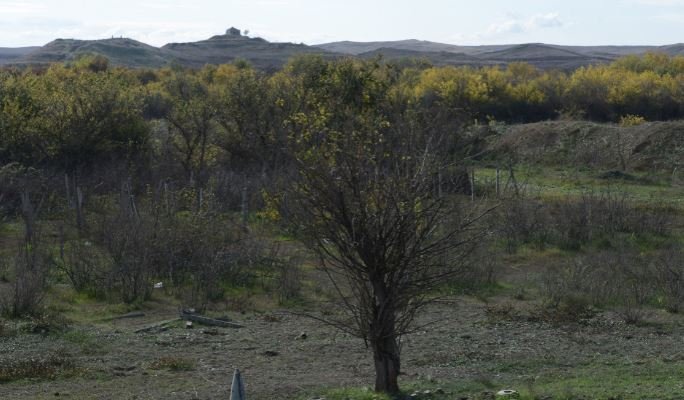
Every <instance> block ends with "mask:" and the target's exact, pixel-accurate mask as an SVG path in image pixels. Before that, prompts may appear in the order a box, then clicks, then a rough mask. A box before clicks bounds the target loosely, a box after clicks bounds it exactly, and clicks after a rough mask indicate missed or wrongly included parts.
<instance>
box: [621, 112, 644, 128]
mask: <svg viewBox="0 0 684 400" xmlns="http://www.w3.org/2000/svg"><path fill="white" fill-rule="evenodd" d="M645 123H646V118H644V117H642V116H639V115H632V114H627V115H623V116H622V117H620V126H638V125H642V124H645Z"/></svg>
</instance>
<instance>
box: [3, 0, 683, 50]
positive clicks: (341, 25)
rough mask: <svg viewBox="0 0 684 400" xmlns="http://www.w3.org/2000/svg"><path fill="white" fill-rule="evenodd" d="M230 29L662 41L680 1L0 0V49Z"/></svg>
mask: <svg viewBox="0 0 684 400" xmlns="http://www.w3.org/2000/svg"><path fill="white" fill-rule="evenodd" d="M231 26H235V27H237V28H239V29H243V30H249V36H252V37H257V36H258V37H263V38H264V39H267V40H269V41H281V42H282V41H287V42H295V43H300V42H302V43H307V44H317V43H325V42H332V41H338V40H353V41H380V40H401V39H421V40H430V41H436V42H443V43H452V44H463V45H478V44H510V43H531V42H543V43H553V44H565V45H608V44H614V45H627V44H632V45H663V44H671V43H679V42H684V0H564V1H558V0H544V1H542V0H508V1H504V0H472V1H461V0H420V1H409V0H344V1H342V0H223V1H219V0H191V1H181V0H117V1H99V0H25V1H22V0H0V47H19V46H33V45H43V44H46V43H47V42H49V41H51V40H53V39H56V38H76V39H103V38H110V37H112V36H114V37H119V36H124V37H130V38H133V39H136V40H140V41H142V42H145V43H148V44H151V45H155V46H161V45H164V44H166V43H170V42H189V41H197V40H202V39H206V38H209V37H211V36H213V35H216V34H222V33H223V32H225V30H226V29H227V28H229V27H231Z"/></svg>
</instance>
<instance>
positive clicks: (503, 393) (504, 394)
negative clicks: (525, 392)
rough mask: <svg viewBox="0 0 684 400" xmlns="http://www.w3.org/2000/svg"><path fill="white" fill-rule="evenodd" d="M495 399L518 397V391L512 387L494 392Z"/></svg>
mask: <svg viewBox="0 0 684 400" xmlns="http://www.w3.org/2000/svg"><path fill="white" fill-rule="evenodd" d="M496 398H497V399H519V398H520V393H518V392H517V391H515V390H513V389H503V390H499V391H498V392H497V393H496Z"/></svg>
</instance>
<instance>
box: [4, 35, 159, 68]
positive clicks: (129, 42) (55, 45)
mask: <svg viewBox="0 0 684 400" xmlns="http://www.w3.org/2000/svg"><path fill="white" fill-rule="evenodd" d="M84 54H100V55H103V56H105V57H107V58H108V59H109V61H110V62H111V63H112V64H114V65H123V66H129V67H151V68H153V67H160V66H162V65H166V64H168V62H169V61H170V58H169V57H168V56H167V55H166V54H164V53H163V52H162V51H161V50H160V49H158V48H156V47H153V46H150V45H147V44H145V43H142V42H138V41H136V40H133V39H124V38H121V39H104V40H75V39H57V40H54V41H52V42H50V43H48V44H46V45H45V46H43V47H39V48H37V49H35V50H33V51H31V52H30V53H28V54H26V55H25V56H24V57H22V58H21V59H19V60H17V61H18V62H19V63H22V64H46V63H52V62H65V61H71V60H74V59H76V58H78V57H79V56H81V55H84Z"/></svg>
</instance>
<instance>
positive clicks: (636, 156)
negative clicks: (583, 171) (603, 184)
mask: <svg viewBox="0 0 684 400" xmlns="http://www.w3.org/2000/svg"><path fill="white" fill-rule="evenodd" d="M500 132H501V134H500V135H497V136H495V137H492V138H491V141H490V144H489V149H490V150H491V151H492V154H493V155H494V156H495V157H512V158H513V159H515V160H516V161H519V162H529V163H540V164H545V165H550V166H573V167H580V168H581V167H591V168H598V169H607V170H613V169H618V170H621V169H627V170H634V171H645V170H651V171H653V170H656V171H663V172H664V171H670V172H671V171H672V170H673V169H674V168H675V167H677V166H679V165H681V164H683V163H684V121H669V122H649V123H645V124H641V125H637V126H629V127H623V126H619V125H616V124H598V123H593V122H586V121H549V122H538V123H533V124H523V125H512V126H508V127H505V128H502V129H501V130H500Z"/></svg>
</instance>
